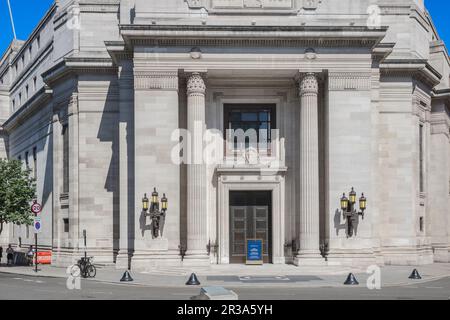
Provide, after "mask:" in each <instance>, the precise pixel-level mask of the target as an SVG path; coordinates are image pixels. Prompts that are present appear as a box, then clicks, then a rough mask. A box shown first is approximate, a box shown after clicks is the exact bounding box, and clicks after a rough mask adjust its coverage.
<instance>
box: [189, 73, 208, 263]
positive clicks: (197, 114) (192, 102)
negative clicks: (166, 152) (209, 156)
mask: <svg viewBox="0 0 450 320" xmlns="http://www.w3.org/2000/svg"><path fill="white" fill-rule="evenodd" d="M205 92H206V85H205V81H204V80H203V78H202V76H201V75H200V74H199V73H192V74H191V75H190V76H189V77H188V80H187V128H188V131H189V132H190V134H191V139H190V141H189V142H188V149H189V150H188V154H189V156H188V159H189V163H188V166H187V252H186V259H187V262H188V263H195V264H196V263H200V264H207V263H209V261H208V255H207V249H206V245H207V243H208V219H207V210H206V165H205V164H204V163H203V157H202V155H203V134H204V132H205V128H206V113H205ZM189 260H191V261H189ZM192 260H193V261H192ZM194 261H195V262H194Z"/></svg>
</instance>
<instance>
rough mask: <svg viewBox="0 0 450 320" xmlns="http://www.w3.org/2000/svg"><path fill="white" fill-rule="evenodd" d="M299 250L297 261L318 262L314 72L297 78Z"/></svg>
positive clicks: (303, 262)
mask: <svg viewBox="0 0 450 320" xmlns="http://www.w3.org/2000/svg"><path fill="white" fill-rule="evenodd" d="M299 90H300V102H301V111H300V118H301V119H300V235H299V238H300V250H299V252H298V254H297V256H296V257H295V264H296V265H304V264H320V263H323V262H324V260H323V258H322V257H321V255H320V250H319V241H320V239H319V211H320V209H319V208H320V206H319V118H318V94H319V83H318V80H317V76H316V75H315V74H313V73H308V74H306V75H304V76H303V77H302V79H301V80H300V88H299Z"/></svg>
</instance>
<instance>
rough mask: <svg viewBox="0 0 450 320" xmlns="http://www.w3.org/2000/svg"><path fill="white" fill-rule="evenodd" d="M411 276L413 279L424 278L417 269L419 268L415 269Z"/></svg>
mask: <svg viewBox="0 0 450 320" xmlns="http://www.w3.org/2000/svg"><path fill="white" fill-rule="evenodd" d="M409 278H410V279H413V280H420V279H422V277H421V276H420V274H419V271H417V269H414V270H413V272H412V273H411V275H410V276H409Z"/></svg>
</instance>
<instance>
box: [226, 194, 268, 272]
mask: <svg viewBox="0 0 450 320" xmlns="http://www.w3.org/2000/svg"><path fill="white" fill-rule="evenodd" d="M229 239H230V263H245V261H246V243H247V240H248V239H261V240H263V257H264V263H272V192H271V191H230V238H229Z"/></svg>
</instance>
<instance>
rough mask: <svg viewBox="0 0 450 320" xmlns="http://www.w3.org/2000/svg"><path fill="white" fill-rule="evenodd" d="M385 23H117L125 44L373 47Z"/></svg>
mask: <svg viewBox="0 0 450 320" xmlns="http://www.w3.org/2000/svg"><path fill="white" fill-rule="evenodd" d="M386 31H387V28H386V27H381V28H378V29H375V28H373V29H369V28H367V27H360V26H340V27H328V26H285V27H280V26H212V25H211V26H210V25H206V26H204V25H188V26H186V25H144V24H140V25H137V24H132V25H120V32H121V35H122V37H123V39H124V40H125V43H126V44H127V46H128V47H133V46H134V45H151V46H155V45H157V46H172V45H175V46H188V47H193V46H197V47H204V46H240V47H267V46H271V47H306V48H323V47H332V48H342V47H351V48H369V49H373V48H374V47H375V46H376V45H377V44H378V43H379V42H380V41H381V40H382V39H383V38H384V37H385V36H386Z"/></svg>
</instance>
